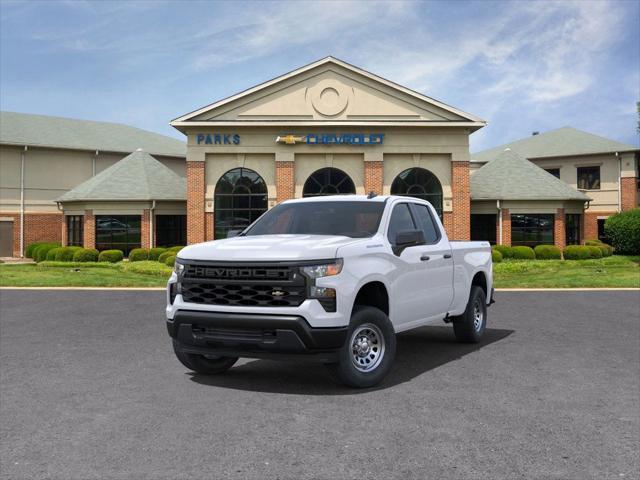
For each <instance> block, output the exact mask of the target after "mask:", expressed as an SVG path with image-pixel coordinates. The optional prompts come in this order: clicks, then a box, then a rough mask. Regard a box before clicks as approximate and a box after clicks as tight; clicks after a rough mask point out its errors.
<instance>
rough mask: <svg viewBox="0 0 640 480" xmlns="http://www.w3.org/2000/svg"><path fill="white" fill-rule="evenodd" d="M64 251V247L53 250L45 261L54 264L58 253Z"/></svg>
mask: <svg viewBox="0 0 640 480" xmlns="http://www.w3.org/2000/svg"><path fill="white" fill-rule="evenodd" d="M60 250H62V247H57V248H52V249H51V250H49V251H48V252H47V258H46V259H45V260H46V261H47V262H52V261H54V260H55V259H56V255H57V254H58V252H59V251H60Z"/></svg>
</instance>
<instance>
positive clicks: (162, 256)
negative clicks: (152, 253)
mask: <svg viewBox="0 0 640 480" xmlns="http://www.w3.org/2000/svg"><path fill="white" fill-rule="evenodd" d="M175 255H176V253H175V252H170V251H169V250H167V251H166V252H162V253H161V254H160V256H159V257H158V261H159V262H160V263H166V261H167V258H169V257H174V256H175Z"/></svg>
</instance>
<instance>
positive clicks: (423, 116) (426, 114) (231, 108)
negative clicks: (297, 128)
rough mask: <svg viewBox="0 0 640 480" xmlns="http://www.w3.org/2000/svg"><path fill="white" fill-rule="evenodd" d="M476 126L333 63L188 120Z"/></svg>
mask: <svg viewBox="0 0 640 480" xmlns="http://www.w3.org/2000/svg"><path fill="white" fill-rule="evenodd" d="M259 121H265V122H280V123H281V122H288V121H291V122H296V123H297V122H302V123H305V122H314V123H317V122H321V123H324V122H327V123H328V124H330V123H332V122H375V123H381V122H387V121H388V122H420V123H422V122H437V123H442V122H472V123H479V126H482V125H483V124H484V121H483V120H481V119H479V118H477V117H475V116H473V115H470V114H466V113H465V112H462V111H459V110H457V109H455V108H453V107H450V106H448V105H445V104H443V103H441V102H438V101H436V100H433V99H430V98H429V97H426V96H423V95H421V94H419V93H416V92H413V91H411V90H409V89H406V88H404V87H401V86H400V85H396V84H393V83H392V82H389V81H388V80H384V79H382V78H380V77H376V76H375V75H372V74H370V73H368V72H365V71H364V70H360V69H358V68H356V67H353V66H351V65H349V64H345V63H344V62H341V61H339V60H336V59H333V58H328V59H323V60H321V61H319V62H316V63H315V64H311V65H309V66H307V67H303V68H302V69H299V70H297V71H294V72H291V73H290V74H287V75H283V76H282V77H278V78H277V79H274V80H272V81H270V82H266V83H265V84H262V85H258V86H257V87H254V88H252V89H250V90H248V91H246V92H243V93H240V94H238V95H235V96H233V97H230V98H229V99H226V100H222V101H220V102H217V103H214V104H212V105H209V106H208V107H204V108H203V109H200V110H198V111H196V112H192V113H191V114H187V115H184V116H183V117H180V118H178V119H176V120H174V122H172V124H173V125H175V126H178V125H187V124H189V123H192V122H198V123H200V122H207V123H209V122H210V123H219V122H225V123H226V122H233V123H235V122H238V123H244V122H259Z"/></svg>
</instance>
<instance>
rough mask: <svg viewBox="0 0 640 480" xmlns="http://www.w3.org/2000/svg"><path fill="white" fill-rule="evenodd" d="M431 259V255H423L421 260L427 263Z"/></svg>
mask: <svg viewBox="0 0 640 480" xmlns="http://www.w3.org/2000/svg"><path fill="white" fill-rule="evenodd" d="M429 258H431V257H429V255H422V256H421V257H420V260H422V261H423V262H426V261H427V260H429Z"/></svg>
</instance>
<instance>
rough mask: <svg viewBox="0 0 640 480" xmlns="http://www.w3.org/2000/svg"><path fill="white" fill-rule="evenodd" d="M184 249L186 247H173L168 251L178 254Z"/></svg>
mask: <svg viewBox="0 0 640 480" xmlns="http://www.w3.org/2000/svg"><path fill="white" fill-rule="evenodd" d="M183 248H184V245H180V246H177V247H171V248H169V249H168V250H167V251H169V252H174V253H178V252H179V251H180V250H182V249H183Z"/></svg>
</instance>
